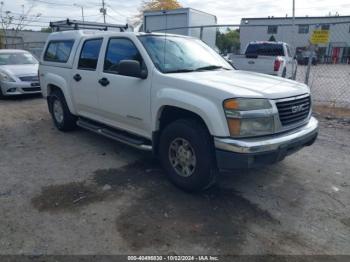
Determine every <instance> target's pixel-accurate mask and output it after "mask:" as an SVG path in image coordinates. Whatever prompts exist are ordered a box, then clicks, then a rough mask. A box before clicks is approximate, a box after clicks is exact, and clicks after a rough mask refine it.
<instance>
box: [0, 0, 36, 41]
mask: <svg viewBox="0 0 350 262" xmlns="http://www.w3.org/2000/svg"><path fill="white" fill-rule="evenodd" d="M4 7H5V3H4V2H3V1H1V2H0V19H1V23H0V25H1V30H2V34H3V37H4V39H5V46H6V45H8V38H9V36H8V30H9V29H11V30H13V32H14V33H13V37H14V38H16V37H17V35H18V33H19V32H20V31H21V30H23V29H24V28H25V27H27V26H29V25H30V24H32V23H33V22H36V21H38V20H39V19H40V17H41V14H40V13H37V14H35V15H31V13H32V11H33V8H34V7H35V4H34V3H32V4H31V6H30V7H29V8H28V9H27V10H25V7H24V5H22V13H21V14H19V15H15V14H13V13H12V12H11V11H8V10H6V11H5V10H4Z"/></svg>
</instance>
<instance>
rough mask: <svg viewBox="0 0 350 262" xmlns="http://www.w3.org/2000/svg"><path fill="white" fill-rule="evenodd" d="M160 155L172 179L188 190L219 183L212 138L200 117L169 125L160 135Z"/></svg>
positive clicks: (194, 190) (200, 188) (201, 188)
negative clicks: (199, 119) (217, 181)
mask: <svg viewBox="0 0 350 262" xmlns="http://www.w3.org/2000/svg"><path fill="white" fill-rule="evenodd" d="M159 156H160V160H161V163H162V165H163V167H164V169H165V170H166V171H167V174H168V177H169V179H170V180H171V181H172V182H173V183H174V184H175V185H176V186H178V187H179V188H181V189H183V190H185V191H189V192H197V191H202V190H205V189H207V188H209V187H210V186H212V185H213V184H214V183H215V178H216V173H217V171H216V166H215V161H214V160H215V158H214V146H213V142H212V138H211V137H210V135H209V132H208V130H207V128H206V127H205V126H204V125H203V124H202V123H201V122H199V121H197V120H196V119H180V120H176V121H175V122H173V123H170V124H169V125H168V126H166V127H165V129H164V130H163V132H162V134H161V137H160V146H159Z"/></svg>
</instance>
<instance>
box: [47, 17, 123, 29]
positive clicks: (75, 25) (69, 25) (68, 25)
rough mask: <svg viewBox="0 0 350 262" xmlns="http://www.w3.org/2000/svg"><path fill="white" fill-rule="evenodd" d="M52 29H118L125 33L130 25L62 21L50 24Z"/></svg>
mask: <svg viewBox="0 0 350 262" xmlns="http://www.w3.org/2000/svg"><path fill="white" fill-rule="evenodd" d="M50 27H51V28H52V29H53V31H54V32H59V31H69V30H80V29H91V30H100V31H108V29H112V28H118V29H119V30H120V31H121V32H124V31H125V30H127V29H128V27H129V26H128V24H125V25H122V24H104V23H95V22H83V21H78V20H70V19H66V20H61V21H56V22H50Z"/></svg>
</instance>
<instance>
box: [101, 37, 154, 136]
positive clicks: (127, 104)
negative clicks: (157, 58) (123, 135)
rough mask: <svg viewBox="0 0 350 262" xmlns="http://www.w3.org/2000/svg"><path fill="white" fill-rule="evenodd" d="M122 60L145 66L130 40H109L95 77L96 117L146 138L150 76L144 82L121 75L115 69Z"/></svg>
mask: <svg viewBox="0 0 350 262" xmlns="http://www.w3.org/2000/svg"><path fill="white" fill-rule="evenodd" d="M122 60H137V61H138V62H140V64H141V66H142V67H143V68H145V67H146V66H145V63H144V60H143V58H142V55H141V53H140V52H139V48H138V47H137V46H136V45H135V42H134V41H132V40H131V39H130V38H127V37H112V38H110V39H109V41H108V43H107V46H106V51H105V55H104V65H103V68H102V70H101V72H100V75H99V77H98V79H99V88H98V92H97V94H98V103H99V110H100V113H99V115H101V116H102V117H103V118H104V122H105V123H107V124H109V125H112V126H114V127H117V128H121V129H125V130H128V131H131V132H132V133H135V134H138V135H141V136H144V137H150V132H149V130H150V119H151V118H150V116H151V114H150V100H151V99H150V92H151V90H150V89H151V75H150V74H148V77H147V78H146V79H141V78H137V77H131V76H125V75H121V74H120V73H119V72H118V66H119V63H120V61H122Z"/></svg>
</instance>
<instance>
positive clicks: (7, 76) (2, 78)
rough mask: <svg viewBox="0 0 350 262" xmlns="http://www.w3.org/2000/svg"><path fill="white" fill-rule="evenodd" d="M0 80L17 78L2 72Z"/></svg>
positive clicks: (12, 80) (10, 80)
mask: <svg viewBox="0 0 350 262" xmlns="http://www.w3.org/2000/svg"><path fill="white" fill-rule="evenodd" d="M0 81H5V82H15V80H14V79H13V78H12V77H11V76H10V75H9V74H7V73H5V72H0Z"/></svg>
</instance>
